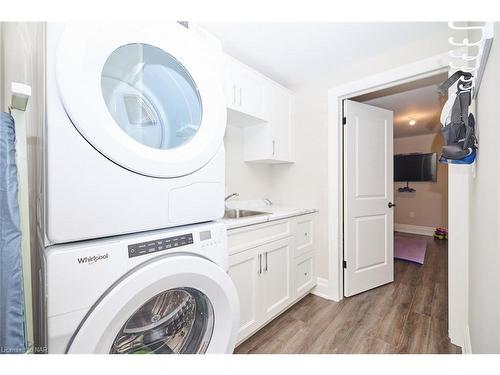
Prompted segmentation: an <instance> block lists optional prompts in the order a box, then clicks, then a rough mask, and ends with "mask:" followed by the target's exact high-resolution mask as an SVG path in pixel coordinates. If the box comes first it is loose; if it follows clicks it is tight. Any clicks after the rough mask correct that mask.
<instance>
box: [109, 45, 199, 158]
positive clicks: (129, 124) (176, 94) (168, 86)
mask: <svg viewBox="0 0 500 375" xmlns="http://www.w3.org/2000/svg"><path fill="white" fill-rule="evenodd" d="M101 88H102V95H103V97H104V101H105V103H106V106H107V108H108V110H109V112H110V114H111V116H112V117H113V119H114V120H115V122H116V123H117V124H118V126H119V127H120V128H121V129H122V130H123V131H124V132H125V133H126V134H128V135H129V136H130V137H132V138H133V139H134V140H136V141H137V142H140V143H142V144H144V145H146V146H148V147H152V148H156V149H164V150H165V149H172V148H175V147H178V146H180V145H182V144H184V143H186V142H188V141H189V140H190V139H191V138H192V137H193V136H194V134H195V133H196V132H197V131H198V128H199V127H200V125H201V119H202V112H203V106H202V102H201V97H200V95H199V92H198V88H197V86H196V84H195V82H194V80H193V78H192V77H191V75H190V74H189V72H188V71H187V70H186V68H184V66H182V65H181V64H180V63H179V61H177V60H176V59H175V58H174V57H173V56H171V55H169V54H168V53H166V52H165V51H163V50H161V49H160V48H157V47H153V46H151V45H148V44H143V43H133V44H127V45H125V46H121V47H119V48H117V49H116V50H115V51H113V53H112V54H111V55H110V56H109V58H108V59H107V61H106V62H105V64H104V68H103V71H102V75H101Z"/></svg>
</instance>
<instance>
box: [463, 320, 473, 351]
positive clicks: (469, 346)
mask: <svg viewBox="0 0 500 375" xmlns="http://www.w3.org/2000/svg"><path fill="white" fill-rule="evenodd" d="M462 354H472V343H471V341H470V330H469V325H468V324H467V325H466V326H465V332H464V347H463V348H462Z"/></svg>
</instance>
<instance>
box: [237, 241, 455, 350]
mask: <svg viewBox="0 0 500 375" xmlns="http://www.w3.org/2000/svg"><path fill="white" fill-rule="evenodd" d="M399 235H404V234H399ZM412 236H413V235H412ZM414 237H419V238H424V239H426V240H427V243H428V247H427V253H426V255H425V264H424V265H423V266H420V265H417V264H414V263H409V262H405V261H400V260H395V262H394V280H395V281H394V282H393V283H391V284H387V285H384V286H381V287H379V288H376V289H372V290H369V291H367V292H365V293H361V294H358V295H356V296H353V297H350V298H345V299H343V300H342V301H341V302H333V301H329V300H326V299H323V298H320V297H317V296H314V295H312V294H310V295H308V296H307V297H305V298H304V299H302V300H301V301H300V302H298V303H297V304H295V305H294V306H292V307H291V308H290V309H288V310H287V311H285V312H284V313H283V314H281V315H280V316H278V317H277V318H276V319H274V320H273V321H272V322H270V323H269V324H268V325H267V326H265V327H264V328H262V329H261V330H260V331H258V332H257V333H255V334H254V335H253V336H251V337H250V338H249V339H248V340H246V341H245V342H243V343H242V344H241V345H239V346H238V347H237V348H236V350H235V353H238V354H243V353H261V354H265V353H267V354H273V353H283V354H285V353H292V354H293V353H339V354H340V353H415V354H416V353H453V354H457V353H460V348H459V347H457V346H455V345H453V344H451V343H450V340H449V339H448V272H447V270H448V252H447V242H446V241H437V240H434V239H433V238H431V237H425V236H414Z"/></svg>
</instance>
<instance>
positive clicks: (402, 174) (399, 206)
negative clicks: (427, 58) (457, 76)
mask: <svg viewBox="0 0 500 375" xmlns="http://www.w3.org/2000/svg"><path fill="white" fill-rule="evenodd" d="M447 76H448V74H447V73H446V72H443V73H439V74H435V75H433V76H430V77H426V78H423V79H417V80H414V81H410V82H406V83H404V84H400V85H396V86H392V87H389V88H385V89H382V90H376V91H372V92H369V93H365V94H363V95H358V96H353V97H350V98H346V99H344V101H343V125H344V126H343V147H342V156H343V197H342V204H343V228H342V231H343V245H344V246H343V267H344V270H343V271H344V272H343V296H344V297H352V296H357V295H358V294H360V293H363V292H367V293H374V294H377V293H378V294H380V293H382V294H383V295H384V296H385V298H387V302H388V303H394V310H395V311H399V312H401V311H402V310H405V314H403V316H404V320H403V323H402V324H400V325H399V327H393V329H395V330H397V329H400V330H401V335H403V332H404V330H406V329H407V328H408V327H406V326H407V325H412V324H414V323H415V320H418V321H419V322H422V324H423V325H424V326H427V329H429V330H430V329H431V327H437V326H440V327H448V246H447V228H448V165H447V164H443V163H438V159H439V155H440V151H441V147H442V145H443V142H444V139H443V136H442V134H441V131H440V128H441V125H440V114H441V108H442V106H443V104H444V102H445V101H446V99H447V98H446V97H442V96H441V95H440V94H439V93H438V90H437V86H438V85H439V84H441V83H442V82H443V81H444V80H446V78H447ZM388 283H391V284H392V285H391V289H390V291H389V292H383V291H382V292H381V291H380V290H378V291H375V290H374V289H375V288H377V289H380V288H378V287H382V290H384V287H383V285H385V284H388ZM385 289H387V290H389V289H388V288H385ZM386 294H387V295H386ZM403 295H405V298H403V299H400V297H401V296H403ZM354 298H356V297H354ZM398 299H399V300H398ZM391 301H392V302H391ZM403 301H404V302H403ZM399 304H400V305H399ZM406 310H407V311H406ZM388 314H389V315H390V313H388ZM435 329H436V328H434V330H435ZM441 341H442V342H441ZM432 345H434V350H438V349H436V348H438V347H439V345H451V344H450V343H449V339H448V334H447V330H446V337H441V336H439V337H436V342H433V343H432ZM430 350H431V351H432V349H430ZM453 350H454V349H453Z"/></svg>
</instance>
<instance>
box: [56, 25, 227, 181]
mask: <svg viewBox="0 0 500 375" xmlns="http://www.w3.org/2000/svg"><path fill="white" fill-rule="evenodd" d="M62 28H63V29H62V31H61V36H60V38H59V39H58V40H59V42H58V44H59V45H58V48H57V55H56V56H55V57H56V59H55V61H56V64H55V66H52V65H50V67H49V72H48V74H49V75H50V79H52V75H53V76H54V78H55V79H56V82H57V88H58V91H57V94H58V96H59V99H60V100H61V103H62V105H63V107H64V115H67V116H68V118H69V120H71V121H67V122H66V123H64V122H63V123H62V125H61V126H74V127H75V128H76V129H77V130H78V133H77V135H78V136H82V137H83V138H85V140H86V141H87V142H88V143H89V144H91V145H92V146H93V147H94V149H95V150H97V151H98V152H99V153H101V154H102V155H104V156H105V157H106V158H107V159H109V160H111V161H113V162H114V163H115V164H117V165H119V166H120V167H123V168H125V169H127V170H129V171H132V172H135V173H138V174H141V175H144V176H151V177H160V178H173V177H181V176H185V175H188V174H191V173H193V172H195V171H197V170H199V169H200V168H202V167H203V166H204V165H206V164H207V163H208V162H210V160H212V159H213V158H214V156H215V155H216V154H217V153H218V152H219V151H220V150H221V145H222V143H223V138H224V132H225V128H226V103H225V99H224V94H223V91H222V80H223V79H222V74H221V71H222V52H221V51H220V49H217V48H215V47H214V48H212V47H210V48H209V47H208V46H207V45H206V43H207V42H206V40H204V39H203V38H197V37H196V36H195V34H193V33H192V32H186V30H185V29H184V28H183V27H182V26H179V25H178V24H176V23H168V22H162V23H157V24H151V23H148V24H135V23H134V24H130V23H127V24H114V23H102V24H86V23H70V24H67V25H64V26H63V27H62ZM51 51H52V50H51ZM49 99H50V100H56V98H54V97H52V96H51V97H50V98H49ZM49 126H51V125H50V123H49ZM54 133H55V134H56V135H55V136H57V133H56V132H54Z"/></svg>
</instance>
